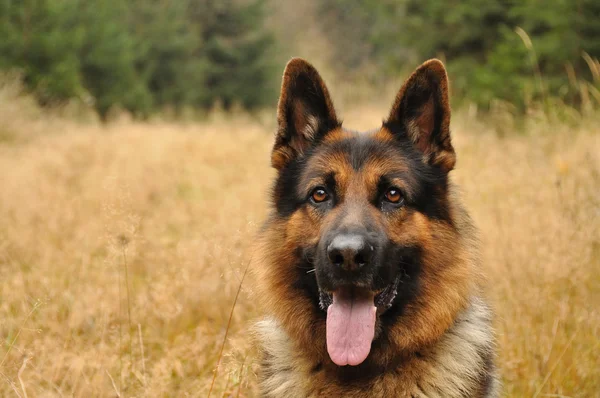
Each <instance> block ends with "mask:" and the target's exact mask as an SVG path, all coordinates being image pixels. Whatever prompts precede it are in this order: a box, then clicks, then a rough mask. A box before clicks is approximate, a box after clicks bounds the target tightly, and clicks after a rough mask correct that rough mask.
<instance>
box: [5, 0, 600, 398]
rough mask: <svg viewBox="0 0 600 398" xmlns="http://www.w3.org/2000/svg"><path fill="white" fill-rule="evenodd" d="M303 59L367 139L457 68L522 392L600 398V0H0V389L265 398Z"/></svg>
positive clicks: (458, 98) (501, 325) (459, 136)
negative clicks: (256, 283) (288, 72)
mask: <svg viewBox="0 0 600 398" xmlns="http://www.w3.org/2000/svg"><path fill="white" fill-rule="evenodd" d="M293 56H301V57H304V58H306V59H308V60H309V61H310V62H312V63H313V64H314V65H315V66H316V67H317V69H319V71H320V72H321V74H322V76H323V78H324V79H325V81H326V82H327V85H328V87H329V89H330V91H331V93H332V96H333V99H334V103H335V105H336V108H337V109H338V114H339V115H341V117H342V118H343V119H344V121H345V125H346V126H347V127H349V128H356V129H369V128H373V127H376V126H378V125H379V124H380V123H381V120H382V119H383V117H385V115H387V112H388V110H389V107H390V106H391V103H392V99H393V98H394V95H395V93H396V91H397V90H398V89H399V88H400V86H401V84H402V81H403V80H404V79H405V78H406V77H407V76H408V74H409V73H410V72H411V71H412V70H413V69H414V68H415V67H416V66H418V65H419V64H420V63H422V62H423V61H425V60H427V59H428V58H431V57H438V58H440V59H442V60H443V61H444V62H445V63H446V65H447V67H448V70H449V76H450V83H451V84H450V86H451V100H452V105H453V108H454V112H453V121H452V127H453V135H454V138H453V139H454V142H455V143H456V148H457V156H458V166H457V169H456V171H455V172H453V178H454V180H455V181H457V182H458V184H459V185H460V186H461V188H462V191H463V197H464V201H465V202H466V204H467V207H468V208H469V209H470V211H471V213H472V215H473V218H474V219H475V222H476V224H477V225H478V227H479V228H480V230H481V237H482V255H481V258H482V266H483V269H484V272H485V274H486V275H487V277H488V281H489V287H488V289H487V291H486V293H487V294H488V295H489V298H490V300H491V301H492V303H493V305H494V308H495V310H496V313H497V319H496V328H497V331H498V352H499V361H498V363H499V366H500V369H501V373H502V378H503V383H504V391H505V395H506V396H511V397H528V396H531V397H596V396H600V359H599V358H600V339H599V336H600V310H599V308H600V199H599V197H598V193H599V192H600V127H598V126H599V124H598V123H599V122H600V117H599V116H600V115H599V113H598V110H599V107H600V62H599V57H600V2H598V1H597V0H570V1H567V0H546V1H540V0H523V1H520V2H507V1H501V0H487V1H483V0H466V1H454V0H452V1H441V0H440V1H438V0H429V1H417V0H399V1H389V0H383V1H371V0H332V1H323V0H307V1H303V2H292V1H276V0H223V1H218V2H217V1H209V0H128V1H113V0H0V280H1V281H2V283H1V284H0V319H2V321H1V322H0V342H1V344H2V345H1V346H0V395H1V396H18V397H54V396H57V397H61V396H78V397H91V396H207V395H209V396H214V397H252V396H256V395H257V390H256V376H255V372H256V369H257V367H256V357H255V354H256V353H255V351H254V348H253V344H252V341H251V338H252V336H251V335H252V333H251V325H252V322H253V321H255V320H256V319H258V317H260V314H261V311H260V309H259V308H257V307H256V305H255V302H256V299H255V297H254V296H253V294H254V291H253V276H252V273H249V274H246V269H247V266H248V263H249V260H250V258H251V250H252V242H253V237H254V234H255V232H256V230H257V229H258V228H259V226H260V224H261V222H262V220H264V218H265V217H266V214H267V211H268V204H269V189H270V184H271V178H272V177H273V176H274V173H273V171H272V170H271V169H270V167H269V161H270V148H271V145H272V138H273V134H274V131H275V107H276V104H277V97H278V90H279V85H280V80H281V75H282V72H283V68H284V66H285V63H286V62H287V61H288V60H289V59H290V58H291V57H293ZM242 281H243V284H242V283H241V282H242ZM240 286H241V287H240ZM238 293H239V297H238V298H237V301H234V300H235V299H236V297H237V294H238ZM234 302H235V304H234Z"/></svg>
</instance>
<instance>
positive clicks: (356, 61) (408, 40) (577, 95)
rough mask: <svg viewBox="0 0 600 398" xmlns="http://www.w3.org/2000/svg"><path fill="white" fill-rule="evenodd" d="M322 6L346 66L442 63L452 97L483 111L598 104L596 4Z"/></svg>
mask: <svg viewBox="0 0 600 398" xmlns="http://www.w3.org/2000/svg"><path fill="white" fill-rule="evenodd" d="M321 9H322V11H323V14H324V15H325V20H327V27H328V28H327V29H328V30H329V31H330V33H331V34H332V35H333V37H334V40H335V43H336V46H335V48H336V49H337V51H336V53H335V57H337V58H338V59H342V60H344V61H345V63H347V64H349V65H353V66H355V67H356V66H360V65H361V63H365V62H367V63H368V62H372V60H375V62H376V63H377V64H378V65H380V66H384V67H386V68H387V70H388V71H390V70H391V71H394V70H398V69H402V68H403V66H405V65H407V64H410V66H411V67H412V66H413V65H414V64H415V63H417V62H420V61H422V60H424V59H427V58H430V57H436V56H437V57H442V58H444V59H445V60H446V61H447V65H448V67H449V70H450V73H451V75H452V78H453V79H452V83H453V84H452V88H453V92H454V95H455V96H456V97H458V98H466V99H468V100H470V101H472V102H474V103H476V104H479V105H480V106H482V107H489V106H490V103H492V102H493V101H494V100H498V99H500V100H503V101H506V102H509V103H511V104H513V105H515V107H516V108H517V109H519V110H521V111H524V110H525V109H526V108H527V107H528V106H529V105H530V104H531V103H533V102H536V101H537V102H543V101H545V100H546V99H548V98H560V99H561V100H564V101H565V102H566V103H569V104H573V105H578V104H580V103H581V102H582V101H583V100H584V99H585V98H583V97H585V96H586V95H589V96H595V99H596V101H598V102H600V91H599V90H600V76H599V75H598V74H599V72H600V63H598V58H599V57H600V1H598V0H520V1H506V0H426V1H423V0H402V1H394V0H380V1H379V0H378V1H376V0H332V1H328V2H322V4H321ZM334 21H337V22H336V23H332V22H334ZM340 21H341V22H342V23H340ZM363 38H365V39H363ZM365 41H366V44H367V45H366V46H365V45H362V46H357V43H360V44H362V43H363V42H365ZM352 48H359V49H361V52H360V53H358V52H356V51H352Z"/></svg>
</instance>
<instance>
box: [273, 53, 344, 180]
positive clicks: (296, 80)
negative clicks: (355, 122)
mask: <svg viewBox="0 0 600 398" xmlns="http://www.w3.org/2000/svg"><path fill="white" fill-rule="evenodd" d="M277 124H278V126H277V137H276V138H275V145H274V147H273V153H272V155H271V164H272V165H273V167H275V168H276V169H281V168H283V167H284V166H285V165H286V164H287V163H288V162H289V161H290V160H292V159H294V158H296V157H298V156H301V155H302V154H303V153H304V152H305V151H306V150H307V149H308V148H310V147H311V146H312V145H314V144H316V143H317V142H318V141H319V140H321V139H322V138H323V137H324V136H325V134H327V132H328V131H330V130H333V129H334V128H336V127H338V126H339V125H340V123H339V122H338V120H337V117H336V115H335V110H334V109H333V104H332V103H331V99H330V98H329V92H328V91H327V87H325V83H323V80H322V79H321V76H319V73H318V72H317V70H316V69H315V68H314V67H313V66H312V65H311V64H309V63H308V62H306V61H305V60H303V59H301V58H294V59H292V60H291V61H290V62H288V64H287V66H286V67H285V71H284V72H283V83H282V84H281V95H280V97H279V105H278V106H277Z"/></svg>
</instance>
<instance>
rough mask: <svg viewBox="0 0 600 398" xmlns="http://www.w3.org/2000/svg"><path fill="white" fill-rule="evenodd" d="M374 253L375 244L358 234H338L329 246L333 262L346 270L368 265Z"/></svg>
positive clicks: (328, 255)
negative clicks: (372, 244)
mask: <svg viewBox="0 0 600 398" xmlns="http://www.w3.org/2000/svg"><path fill="white" fill-rule="evenodd" d="M372 254H373V246H371V245H370V244H369V243H368V242H367V239H366V238H365V237H364V236H362V235H358V234H342V235H337V236H336V237H335V238H333V240H332V241H331V243H330V244H329V246H328V247H327V257H329V261H331V264H333V265H335V266H338V267H341V268H342V269H344V270H346V271H356V270H358V269H360V268H361V267H363V266H365V265H367V264H368V263H369V262H370V260H371V256H372Z"/></svg>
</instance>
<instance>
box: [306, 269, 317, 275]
mask: <svg viewBox="0 0 600 398" xmlns="http://www.w3.org/2000/svg"><path fill="white" fill-rule="evenodd" d="M311 272H315V268H313V269H309V270H308V271H306V273H307V274H310V273H311Z"/></svg>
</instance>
